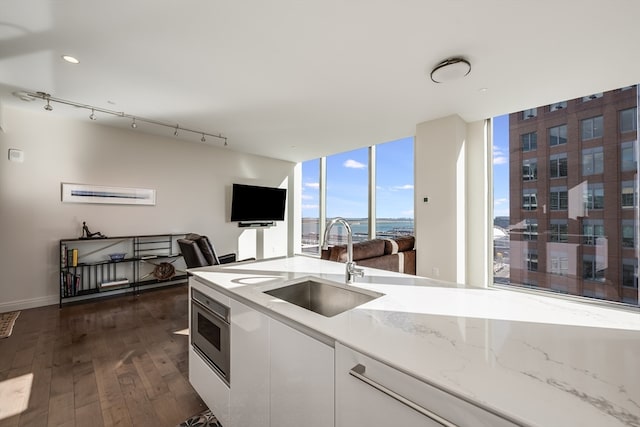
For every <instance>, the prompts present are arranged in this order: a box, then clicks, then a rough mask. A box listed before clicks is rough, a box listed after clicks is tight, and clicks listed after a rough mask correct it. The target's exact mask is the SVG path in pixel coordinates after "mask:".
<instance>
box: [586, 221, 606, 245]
mask: <svg viewBox="0 0 640 427" xmlns="http://www.w3.org/2000/svg"><path fill="white" fill-rule="evenodd" d="M599 238H604V223H603V221H602V220H601V219H585V220H584V222H583V223H582V244H583V245H590V246H594V245H596V244H597V243H598V239H599Z"/></svg>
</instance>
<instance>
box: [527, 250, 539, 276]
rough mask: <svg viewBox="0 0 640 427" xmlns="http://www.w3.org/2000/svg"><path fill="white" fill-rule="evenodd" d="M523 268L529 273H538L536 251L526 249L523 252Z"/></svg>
mask: <svg viewBox="0 0 640 427" xmlns="http://www.w3.org/2000/svg"><path fill="white" fill-rule="evenodd" d="M524 260H525V267H526V269H527V270H529V271H538V251H537V250H535V249H528V250H526V251H525V252H524Z"/></svg>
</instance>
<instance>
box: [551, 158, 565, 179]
mask: <svg viewBox="0 0 640 427" xmlns="http://www.w3.org/2000/svg"><path fill="white" fill-rule="evenodd" d="M566 176H567V153H561V154H553V155H551V156H549V177H550V178H564V177H566Z"/></svg>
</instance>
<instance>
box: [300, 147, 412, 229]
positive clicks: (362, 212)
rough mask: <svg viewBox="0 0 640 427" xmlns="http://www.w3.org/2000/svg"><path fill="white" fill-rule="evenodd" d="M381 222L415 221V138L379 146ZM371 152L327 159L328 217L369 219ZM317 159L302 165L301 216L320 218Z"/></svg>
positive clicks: (378, 175) (377, 187)
mask: <svg viewBox="0 0 640 427" xmlns="http://www.w3.org/2000/svg"><path fill="white" fill-rule="evenodd" d="M376 159H377V167H376V180H377V182H376V212H377V217H378V218H413V188H414V185H413V137H407V138H403V139H400V140H397V141H391V142H388V143H384V144H378V145H376ZM368 163H369V149H368V148H367V147H365V148H360V149H358V150H353V151H348V152H345V153H339V154H335V155H332V156H329V157H327V217H328V218H333V217H336V216H342V217H345V218H366V217H367V216H368V175H369V166H368ZM319 165H320V161H319V160H318V159H315V160H310V161H307V162H304V163H303V164H302V216H303V217H312V218H313V217H315V218H317V217H318V216H319V208H318V203H319V181H320V179H319Z"/></svg>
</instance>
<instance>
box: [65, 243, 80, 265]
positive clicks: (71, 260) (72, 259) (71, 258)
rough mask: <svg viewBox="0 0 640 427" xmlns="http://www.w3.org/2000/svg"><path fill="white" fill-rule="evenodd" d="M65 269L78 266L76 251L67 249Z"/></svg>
mask: <svg viewBox="0 0 640 427" xmlns="http://www.w3.org/2000/svg"><path fill="white" fill-rule="evenodd" d="M66 264H67V267H77V266H78V249H76V248H73V249H67V262H66Z"/></svg>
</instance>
